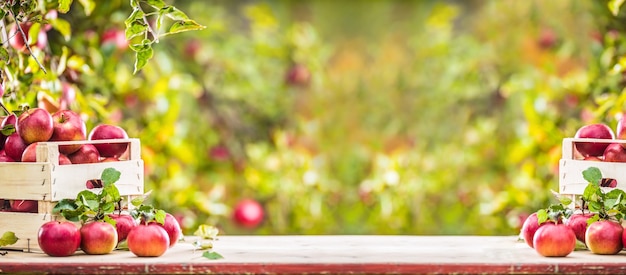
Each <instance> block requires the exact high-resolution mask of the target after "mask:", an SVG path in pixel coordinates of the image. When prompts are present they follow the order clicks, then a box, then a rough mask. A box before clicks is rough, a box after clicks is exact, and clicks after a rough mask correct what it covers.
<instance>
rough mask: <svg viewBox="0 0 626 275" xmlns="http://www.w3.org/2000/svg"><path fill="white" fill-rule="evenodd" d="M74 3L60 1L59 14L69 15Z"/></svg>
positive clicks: (69, 0) (68, 0)
mask: <svg viewBox="0 0 626 275" xmlns="http://www.w3.org/2000/svg"><path fill="white" fill-rule="evenodd" d="M72 2H73V0H59V8H58V10H59V12H60V13H67V12H68V11H70V7H71V6H72Z"/></svg>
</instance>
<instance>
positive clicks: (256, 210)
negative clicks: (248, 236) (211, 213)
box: [233, 199, 263, 228]
mask: <svg viewBox="0 0 626 275" xmlns="http://www.w3.org/2000/svg"><path fill="white" fill-rule="evenodd" d="M233 219H234V221H235V223H236V224H238V225H240V226H243V227H246V228H255V227H257V226H258V225H259V224H260V223H261V222H262V221H263V207H262V206H261V204H259V203H258V202H257V201H255V200H253V199H243V200H241V201H240V202H239V203H237V205H236V206H235V211H234V212H233Z"/></svg>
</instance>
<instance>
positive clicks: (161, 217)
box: [154, 209, 166, 224]
mask: <svg viewBox="0 0 626 275" xmlns="http://www.w3.org/2000/svg"><path fill="white" fill-rule="evenodd" d="M165 214H166V212H165V211H164V210H161V209H159V210H157V211H156V213H155V214H154V220H155V221H156V222H158V223H160V224H165Z"/></svg>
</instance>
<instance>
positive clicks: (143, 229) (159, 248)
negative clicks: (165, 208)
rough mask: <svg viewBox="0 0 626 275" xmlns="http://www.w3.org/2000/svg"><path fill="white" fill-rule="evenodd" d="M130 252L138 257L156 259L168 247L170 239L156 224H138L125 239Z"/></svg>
mask: <svg viewBox="0 0 626 275" xmlns="http://www.w3.org/2000/svg"><path fill="white" fill-rule="evenodd" d="M126 242H127V244H128V249H129V250H130V252H132V253H133V254H135V255H136V256H138V257H158V256H161V255H163V253H165V251H167V249H168V248H169V247H170V237H169V236H168V235H167V232H166V231H165V229H163V227H161V226H160V225H159V224H156V223H148V224H139V225H137V226H136V227H135V228H133V230H131V231H130V233H129V234H128V238H127V239H126Z"/></svg>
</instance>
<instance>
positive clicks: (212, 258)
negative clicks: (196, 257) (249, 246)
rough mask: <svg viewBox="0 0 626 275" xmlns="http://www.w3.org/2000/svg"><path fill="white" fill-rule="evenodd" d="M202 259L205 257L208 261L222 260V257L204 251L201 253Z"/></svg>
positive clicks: (213, 252) (215, 253)
mask: <svg viewBox="0 0 626 275" xmlns="http://www.w3.org/2000/svg"><path fill="white" fill-rule="evenodd" d="M202 257H205V258H207V259H209V260H219V259H224V256H222V255H220V254H219V253H217V252H215V251H204V253H202Z"/></svg>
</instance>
